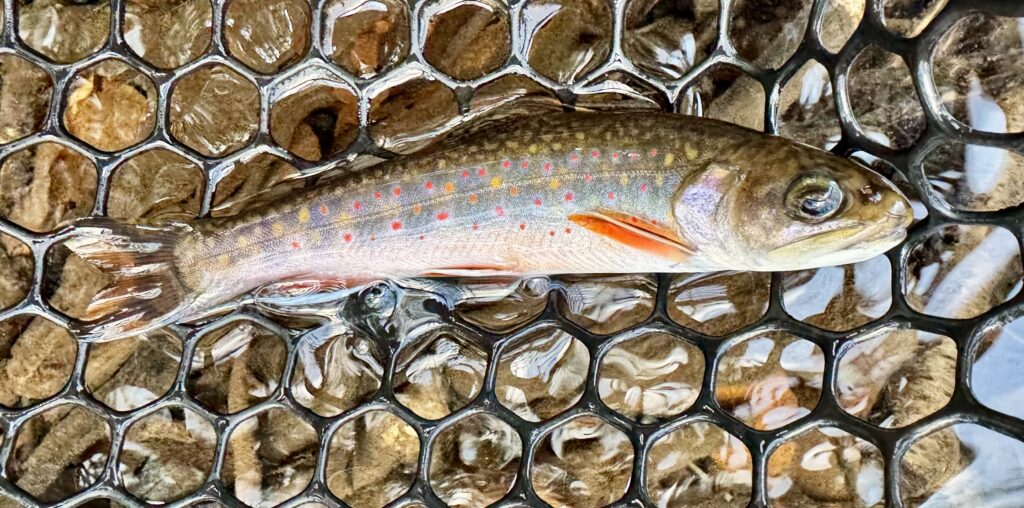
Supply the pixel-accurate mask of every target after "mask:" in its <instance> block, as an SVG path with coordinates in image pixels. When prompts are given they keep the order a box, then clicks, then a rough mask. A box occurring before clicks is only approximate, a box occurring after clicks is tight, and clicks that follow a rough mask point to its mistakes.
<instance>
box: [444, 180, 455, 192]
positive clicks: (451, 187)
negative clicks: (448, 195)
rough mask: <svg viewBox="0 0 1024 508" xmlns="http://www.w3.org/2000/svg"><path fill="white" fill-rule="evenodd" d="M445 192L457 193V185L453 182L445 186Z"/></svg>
mask: <svg viewBox="0 0 1024 508" xmlns="http://www.w3.org/2000/svg"><path fill="white" fill-rule="evenodd" d="M444 191H445V192H455V184H454V183H452V182H448V183H446V184H444Z"/></svg>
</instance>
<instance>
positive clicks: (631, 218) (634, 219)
mask: <svg viewBox="0 0 1024 508" xmlns="http://www.w3.org/2000/svg"><path fill="white" fill-rule="evenodd" d="M629 220H630V222H637V220H638V219H637V218H636V217H630V218H629Z"/></svg>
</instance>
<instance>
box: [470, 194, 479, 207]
mask: <svg viewBox="0 0 1024 508" xmlns="http://www.w3.org/2000/svg"><path fill="white" fill-rule="evenodd" d="M468 199H469V204H471V205H475V204H476V202H477V197H476V194H470V195H469V198H468Z"/></svg>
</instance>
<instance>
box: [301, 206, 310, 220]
mask: <svg viewBox="0 0 1024 508" xmlns="http://www.w3.org/2000/svg"><path fill="white" fill-rule="evenodd" d="M299 222H302V223H306V222H309V208H302V209H301V210H299Z"/></svg>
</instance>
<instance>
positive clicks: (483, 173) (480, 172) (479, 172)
mask: <svg viewBox="0 0 1024 508" xmlns="http://www.w3.org/2000/svg"><path fill="white" fill-rule="evenodd" d="M476 174H477V176H487V170H486V169H484V168H480V169H479V170H477V172H476Z"/></svg>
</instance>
